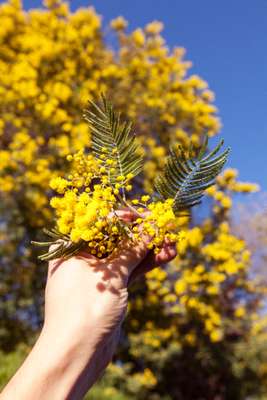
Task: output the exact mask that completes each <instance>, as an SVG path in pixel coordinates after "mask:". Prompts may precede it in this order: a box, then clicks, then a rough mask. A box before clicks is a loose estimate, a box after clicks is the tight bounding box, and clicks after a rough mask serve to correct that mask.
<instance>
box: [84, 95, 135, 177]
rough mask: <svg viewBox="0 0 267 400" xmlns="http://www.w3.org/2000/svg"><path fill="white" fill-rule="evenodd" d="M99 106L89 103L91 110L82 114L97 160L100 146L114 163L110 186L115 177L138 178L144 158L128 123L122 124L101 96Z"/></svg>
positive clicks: (118, 115)
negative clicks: (88, 126) (129, 175)
mask: <svg viewBox="0 0 267 400" xmlns="http://www.w3.org/2000/svg"><path fill="white" fill-rule="evenodd" d="M101 97H102V103H103V104H102V107H99V106H98V105H97V104H96V103H94V102H92V101H90V102H89V104H90V106H91V108H90V109H88V110H86V111H85V115H84V116H85V119H86V120H87V121H88V123H89V125H90V128H91V132H92V136H91V141H92V144H91V146H92V151H93V153H94V155H95V156H96V157H97V158H99V157H100V156H101V153H102V151H103V147H104V148H106V151H107V153H108V155H109V158H110V159H111V160H115V161H116V162H117V167H116V168H115V171H114V172H112V173H110V183H111V184H112V183H114V182H115V180H116V177H117V176H120V175H124V176H126V175H127V174H133V176H136V175H138V174H139V173H140V172H141V171H142V167H143V158H142V156H141V154H140V151H138V144H137V142H136V140H135V136H134V135H131V128H132V123H131V122H123V123H122V122H121V118H120V113H115V112H114V109H113V106H112V104H111V103H109V102H108V101H107V100H106V98H105V97H104V96H103V95H102V96H101Z"/></svg>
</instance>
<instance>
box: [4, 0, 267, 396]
mask: <svg viewBox="0 0 267 400" xmlns="http://www.w3.org/2000/svg"><path fill="white" fill-rule="evenodd" d="M0 21H1V24H0V213H1V220H0V268H1V282H0V295H1V302H0V317H1V318H0V344H1V347H2V348H3V350H4V351H6V352H8V351H10V350H12V349H14V347H15V346H16V344H17V343H19V342H21V341H26V342H29V341H30V338H31V337H32V335H33V333H36V332H38V330H39V328H40V326H41V323H42V307H43V304H42V295H41V294H42V290H43V287H44V280H45V275H46V266H44V265H43V264H42V263H40V265H39V264H38V268H36V259H37V250H36V249H35V248H33V247H31V246H29V243H30V241H31V240H35V239H37V238H38V236H39V238H40V240H41V239H43V237H42V236H41V235H40V233H39V232H40V227H41V226H45V225H47V226H50V227H51V226H52V224H53V217H54V216H55V214H56V216H57V217H58V224H59V226H58V228H59V229H60V230H61V231H62V232H69V233H71V234H72V236H73V237H72V238H73V240H74V241H75V240H76V238H78V237H81V235H85V237H86V235H90V232H88V231H86V230H84V229H83V227H84V226H83V219H82V218H81V217H80V216H79V217H78V214H77V213H76V212H75V215H73V208H72V207H71V204H72V201H73V199H74V197H75V196H76V200H77V201H76V200H75V204H76V205H77V210H76V211H78V210H81V211H82V212H85V213H87V211H88V212H89V214H90V215H89V217H90V218H92V219H94V218H95V214H94V210H95V208H94V199H91V200H90V201H92V203H90V207H89V206H88V204H89V203H88V197H87V196H86V194H85V195H84V196H83V197H81V198H80V197H79V198H78V199H77V197H78V195H77V193H76V194H75V193H73V194H71V195H70V194H68V195H67V193H68V188H69V186H68V185H69V181H73V179H76V178H77V177H75V176H74V174H75V172H74V174H73V176H72V177H69V175H71V169H72V168H76V167H75V162H76V161H75V160H76V158H77V160H79V162H80V161H81V164H82V166H81V167H82V168H85V171H84V172H86V176H84V179H85V180H86V179H90V176H89V177H88V172H89V171H88V170H87V167H88V162H89V164H90V163H91V164H90V170H91V169H92V168H96V169H99V168H101V167H100V166H99V165H95V164H94V162H93V160H90V159H89V160H88V159H87V160H86V162H85V160H84V158H83V154H84V153H83V152H81V150H82V149H84V148H85V153H86V149H87V146H89V145H90V137H91V136H90V135H91V132H90V129H89V127H88V124H87V123H86V122H85V121H84V119H83V116H82V112H81V110H83V109H84V107H85V106H86V104H87V101H88V100H92V99H93V100H94V99H96V98H97V96H98V93H100V92H103V93H105V94H106V95H107V97H109V98H111V99H112V102H114V106H115V108H116V109H118V110H121V111H122V115H123V117H124V118H125V119H131V120H133V121H134V127H133V128H134V132H135V133H136V136H137V140H138V142H139V144H140V146H141V148H142V153H143V154H144V156H145V165H144V173H143V176H141V177H140V179H139V181H138V182H137V183H138V185H139V189H140V188H142V187H143V189H144V192H151V193H152V192H153V188H152V181H153V180H154V177H155V176H156V174H157V172H158V171H159V170H160V169H161V168H162V166H163V162H164V161H163V160H164V157H165V155H166V154H167V152H168V147H169V145H171V144H173V143H175V142H179V143H180V144H182V145H183V146H185V147H187V146H188V145H189V142H190V141H192V142H193V144H194V145H195V146H196V147H197V146H198V145H199V144H200V142H201V141H202V139H203V136H204V134H205V133H207V134H208V136H214V135H215V134H217V133H218V131H219V128H220V122H219V119H218V116H217V110H216V107H215V105H214V95H213V93H212V92H211V91H210V89H209V88H208V85H207V83H206V82H204V81H203V80H202V79H201V78H199V77H198V76H195V75H190V73H189V68H190V65H191V64H190V62H188V61H186V60H185V50H184V49H183V48H178V47H177V48H174V49H169V48H168V46H167V44H166V42H165V40H164V38H163V35H162V29H163V25H162V23H160V22H159V21H154V22H151V23H149V24H147V25H146V26H145V27H140V28H138V29H136V30H135V31H133V32H132V31H131V30H130V29H129V28H127V26H128V23H127V21H126V20H125V19H124V18H123V17H118V18H116V19H115V20H113V21H111V24H110V26H111V30H112V32H113V33H115V35H116V38H117V40H118V44H117V46H116V49H114V50H112V49H110V47H109V46H107V44H106V42H105V37H104V34H103V29H102V22H101V17H100V16H99V15H98V14H97V13H96V12H95V10H94V9H93V8H92V7H87V8H81V9H77V10H76V11H74V12H71V11H70V10H69V8H68V5H67V3H65V2H63V1H60V0H46V1H45V2H44V7H43V8H40V9H31V10H29V11H25V10H23V7H22V4H21V2H20V1H19V0H10V1H5V2H2V3H1V4H0ZM69 154H71V155H72V157H73V158H70V157H68V159H67V156H68V155H69ZM102 167H103V166H102ZM65 171H69V172H67V174H69V175H67V177H66V176H65ZM102 171H103V172H101V174H103V178H104V176H105V171H104V170H102ZM49 182H51V187H50V186H49ZM83 183H84V182H83V181H81V180H80V177H79V179H77V181H76V182H75V185H77V186H79V185H80V184H83ZM118 184H120V182H118ZM129 185H130V183H129ZM53 190H55V191H57V192H58V196H56V197H54V199H52V200H51V197H52V191H53ZM129 190H130V188H129ZM140 190H142V189H140ZM255 190H257V187H256V185H251V184H249V183H246V182H245V183H243V182H239V181H238V180H237V171H236V170H234V169H228V170H226V171H225V172H224V173H223V174H222V175H221V176H219V177H218V178H217V181H216V185H215V186H214V187H211V188H210V189H208V190H207V195H208V200H207V202H206V207H207V214H208V215H207V216H206V217H205V218H203V219H202V220H201V219H200V217H199V220H198V218H195V215H194V219H193V220H192V221H191V222H190V219H189V217H187V216H184V217H181V218H179V219H178V221H177V223H178V225H179V230H185V231H186V233H185V235H184V239H183V240H181V241H180V242H179V243H178V257H177V258H176V260H175V261H174V262H173V263H171V265H169V266H168V267H166V268H165V269H163V268H157V269H155V270H153V271H151V272H149V273H148V274H147V279H146V280H145V282H142V283H136V284H135V287H134V288H133V289H134V290H133V292H132V293H131V297H132V301H131V304H130V307H129V318H128V320H127V322H126V325H125V331H126V333H127V337H123V338H122V343H121V347H120V350H119V352H118V354H117V356H116V359H115V363H114V364H113V365H112V366H111V367H110V369H109V370H108V372H107V375H106V378H105V379H107V382H108V384H107V385H106V388H105V389H106V390H107V391H106V394H105V395H104V394H101V395H99V396H98V398H105V397H104V396H106V397H109V398H111V396H113V395H114V398H116V397H115V396H116V393H117V392H119V391H120V390H122V391H123V393H124V394H125V396H127V398H129V399H134V398H135V399H136V398H138V399H139V400H143V399H146V400H158V399H161V400H163V399H164V400H165V399H166V400H172V399H194V398H200V397H202V398H205V399H208V400H213V399H215V398H220V399H235V400H243V399H244V398H246V397H248V396H250V395H251V396H252V395H253V396H254V397H255V396H257V394H258V392H259V391H260V390H262V389H261V388H262V387H263V386H264V385H263V383H262V382H263V380H264V379H265V381H266V370H267V368H266V365H267V362H266V359H267V357H266V349H265V348H264V340H265V339H266V324H264V322H263V321H262V318H261V317H259V315H260V311H259V310H260V307H261V305H262V303H263V302H262V294H261V288H260V286H259V285H257V284H256V283H255V281H254V280H253V277H252V276H251V274H250V266H251V261H250V252H249V250H248V247H247V244H246V242H245V241H244V240H241V239H240V238H239V237H237V236H236V235H235V234H234V233H233V232H232V229H231V210H232V202H233V196H234V194H235V193H249V192H251V191H255ZM133 192H134V196H133V197H134V198H133V201H132V204H133V206H136V207H137V208H139V207H140V208H143V207H144V206H143V205H142V204H139V203H144V204H145V205H146V204H147V202H148V200H149V199H147V198H143V199H142V195H141V196H140V198H136V197H137V196H136V193H135V191H134V190H133ZM98 194H99V191H98V190H96V196H97V197H99V196H98ZM112 195H113V194H112V193H108V191H107V192H106V193H105V199H106V198H107V197H109V196H112ZM68 196H69V197H68ZM144 196H145V194H144ZM57 197H58V198H60V200H58V199H57ZM105 199H101V201H103V210H104V213H107V212H109V207H108V206H107V204H106V200H105ZM134 200H136V202H134ZM50 201H51V206H52V207H51V206H50ZM97 201H99V198H98V200H97ZM153 207H154V206H151V208H152V209H151V210H150V211H151V214H150V217H149V218H150V221H142V223H143V224H145V223H146V222H149V225H147V228H145V229H149V226H150V225H151V224H150V222H151V219H153V218H154V216H158V215H159V214H160V212H161V211H159V210H158V209H157V207H154V208H153ZM162 207H163V208H164V210H165V211H166V215H165V216H164V218H166V219H167V220H168V221H172V215H171V213H170V209H169V205H168V204H163V205H162ZM89 208H90V210H89ZM62 210H64V212H62ZM196 215H197V212H196ZM87 217H88V215H87ZM75 218H76V222H77V225H76V226H78V228H79V229H78V231H77V230H76V231H75V230H74V231H72V227H71V222H73V221H74V219H75ZM104 218H105V217H104V216H103V219H104ZM164 218H163V219H164ZM156 220H157V221H158V222H159V224H160V225H161V223H162V222H163V224H164V223H165V222H166V220H163V221H159V219H158V218H156ZM196 220H197V222H199V223H195V221H196ZM76 222H75V224H76ZM153 222H154V219H153ZM140 223H141V222H140ZM114 228H116V226H114ZM158 228H159V229H160V228H161V227H160V226H158ZM136 233H138V232H136ZM109 234H111V235H112V233H110V232H109ZM113 234H117V232H113ZM99 250H100V248H99ZM254 339H255V343H254ZM257 343H258V344H259V347H257V348H258V349H261V352H260V354H261V358H262V359H265V361H264V362H262V363H261V362H258V363H256V362H255V357H256V356H254V353H253V352H252V351H248V349H247V346H248V344H250V345H251V346H252V347H250V349H251V348H253V346H256V345H257ZM265 343H266V340H265ZM255 354H256V350H255ZM256 355H257V357H258V353H257V354H256ZM253 357H254V358H253ZM252 360H254V361H253V362H252ZM116 361H119V362H117V363H116ZM265 387H266V384H265ZM96 390H97V388H96ZM114 391H115V392H114ZM116 391H117V392H116ZM102 393H103V392H102ZM114 393H115V394H114ZM265 393H266V392H265ZM121 398H123V399H124V398H125V397H121Z"/></svg>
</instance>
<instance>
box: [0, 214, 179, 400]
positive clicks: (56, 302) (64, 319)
mask: <svg viewBox="0 0 267 400" xmlns="http://www.w3.org/2000/svg"><path fill="white" fill-rule="evenodd" d="M120 216H121V218H123V219H124V220H126V221H127V220H128V221H130V220H132V219H133V218H134V215H133V214H132V213H131V212H129V211H121V212H120ZM175 255H176V248H175V245H174V244H172V243H167V242H166V243H165V245H164V247H163V249H162V250H161V252H160V253H159V254H157V255H154V254H153V252H152V251H148V250H147V247H146V238H144V240H143V241H141V242H138V244H136V245H135V246H133V243H132V242H129V241H124V242H123V243H121V245H120V247H119V249H118V251H116V253H115V254H113V255H111V256H110V257H108V258H105V259H102V260H99V259H97V258H95V257H94V256H92V255H90V254H88V253H86V252H81V253H79V255H77V256H75V257H72V258H71V259H68V260H60V259H59V260H53V261H51V262H50V263H49V267H48V276H47V283H46V289H45V321H44V327H43V330H42V333H41V335H40V338H39V341H38V342H37V345H36V346H35V348H36V349H37V350H36V351H37V356H36V357H35V358H34V359H36V358H37V359H38V354H39V357H42V354H43V355H44V356H45V357H46V359H48V360H50V361H47V365H50V364H51V363H52V365H54V366H55V367H54V368H53V373H52V374H51V375H52V376H51V375H50V374H49V377H48V378H46V381H45V384H43V385H42V383H40V382H39V385H38V389H36V390H40V387H41V390H40V394H39V397H38V395H36V393H37V392H35V395H34V396H33V397H31V396H30V395H29V393H27V397H26V395H25V399H26V398H27V400H31V399H34V400H36V399H40V400H46V399H49V400H50V399H51V398H53V399H54V400H57V399H59V400H62V399H72V400H76V399H82V398H83V396H84V395H85V393H86V392H87V390H88V389H89V388H90V387H91V386H92V385H93V384H94V383H95V381H96V380H97V379H98V378H99V376H100V375H101V374H102V373H103V371H104V369H105V368H106V366H107V365H108V363H109V362H110V360H111V358H112V355H113V353H114V351H115V348H116V345H117V343H118V340H119V336H120V329H121V324H122V321H123V319H124V317H125V313H126V309H127V300H128V286H129V284H130V283H132V282H133V281H134V280H135V279H137V278H138V277H141V276H142V275H143V274H144V273H145V272H147V271H149V270H151V269H152V268H154V267H155V266H157V265H160V264H164V263H167V262H169V261H170V260H171V259H173V258H174V257H175ZM36 351H35V353H36ZM33 353H34V350H33ZM53 354H54V357H57V358H58V360H59V362H58V363H57V362H55V361H54V360H53ZM30 356H31V354H30ZM39 362H40V361H39ZM28 364H29V362H28ZM26 366H27V360H26ZM19 372H20V371H19ZM35 376H36V374H35ZM15 377H16V376H15ZM32 379H35V377H34V378H32ZM47 381H48V382H49V385H47ZM11 383H12V381H11ZM25 393H26V392H25ZM4 394H5V392H4ZM5 398H6V399H8V398H9V397H4V398H3V399H5ZM19 398H20V399H21V400H24V397H23V396H21V395H20V397H19ZM10 399H11V397H10Z"/></svg>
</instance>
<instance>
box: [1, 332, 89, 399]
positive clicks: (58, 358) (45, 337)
mask: <svg viewBox="0 0 267 400" xmlns="http://www.w3.org/2000/svg"><path fill="white" fill-rule="evenodd" d="M78 336H79V335H77V334H76V335H75V333H73V335H72V338H71V340H70V334H69V333H67V332H66V334H65V335H64V334H63V335H62V334H59V335H57V334H54V335H53V337H52V335H51V334H50V332H48V331H46V330H45V329H43V331H42V332H41V335H40V337H39V338H38V340H37V342H36V344H35V346H34V347H33V349H32V351H31V353H30V354H29V356H28V357H27V359H26V360H25V361H24V363H23V365H22V366H21V367H20V369H19V370H18V371H17V373H16V374H15V375H14V377H13V378H12V379H11V381H10V382H9V383H8V385H7V386H6V388H5V389H4V391H3V392H2V394H1V395H0V399H1V400H14V399H19V400H51V399H53V400H65V399H71V400H80V399H82V398H83V396H84V394H85V393H86V392H87V390H88V389H89V388H90V387H91V386H92V385H93V384H94V382H95V380H96V378H97V376H96V375H97V365H95V360H96V358H97V357H96V351H95V350H94V348H92V345H90V344H88V340H87V342H86V339H85V338H84V339H83V338H81V337H78Z"/></svg>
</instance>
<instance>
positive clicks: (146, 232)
mask: <svg viewBox="0 0 267 400" xmlns="http://www.w3.org/2000/svg"><path fill="white" fill-rule="evenodd" d="M113 152H114V154H116V152H117V150H116V149H113ZM67 160H68V161H69V162H71V168H70V171H69V172H70V173H69V175H68V176H67V178H63V177H61V176H55V177H53V178H52V179H51V182H50V187H51V189H53V190H54V191H56V192H57V193H58V194H59V196H55V197H52V199H51V200H50V205H51V206H52V208H54V209H55V213H56V217H57V229H58V232H59V233H60V234H61V235H62V238H63V239H64V238H67V239H68V240H70V241H71V242H73V243H79V242H80V241H84V242H86V243H87V246H88V248H89V251H90V253H91V254H93V255H96V256H97V257H99V258H101V257H103V256H107V255H109V254H110V253H112V252H113V251H114V250H115V249H116V247H117V246H118V244H119V242H120V241H121V240H122V238H123V237H124V236H125V235H126V232H127V236H129V238H130V239H131V240H142V238H143V237H144V236H147V237H149V242H148V244H147V247H148V248H149V249H154V252H155V253H158V252H159V251H160V249H161V247H162V246H163V244H164V241H165V240H166V239H167V240H170V241H172V242H176V241H178V239H179V238H181V237H182V234H181V232H180V233H179V234H178V233H175V232H176V231H177V230H178V225H177V218H176V217H175V215H174V212H173V209H172V205H173V200H172V199H168V200H166V201H165V202H162V201H157V202H153V201H150V196H149V195H143V196H141V199H140V200H137V199H134V200H132V202H131V203H132V205H130V204H128V203H127V200H126V196H125V193H126V192H128V191H130V190H131V189H132V185H131V180H132V178H133V177H134V175H133V174H132V173H128V174H127V175H126V176H124V175H117V176H116V178H115V181H114V178H113V177H112V176H113V175H112V174H114V173H115V172H116V170H118V163H117V161H116V159H115V160H114V159H112V158H110V156H109V154H108V151H107V149H106V148H105V147H103V148H102V151H101V154H100V156H99V157H98V158H96V157H95V156H94V155H93V154H91V153H89V154H86V153H85V152H83V151H82V150H79V151H78V152H77V153H75V154H74V155H67ZM121 195H122V196H121ZM149 201H150V202H149ZM127 205H128V208H130V209H132V211H133V213H134V214H136V215H139V217H138V218H137V219H135V221H134V223H133V224H131V225H130V224H128V225H127V228H126V226H125V224H124V222H123V220H120V219H119V216H118V215H117V213H116V210H118V209H119V208H123V207H125V206H127ZM135 206H137V207H136V208H135Z"/></svg>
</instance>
